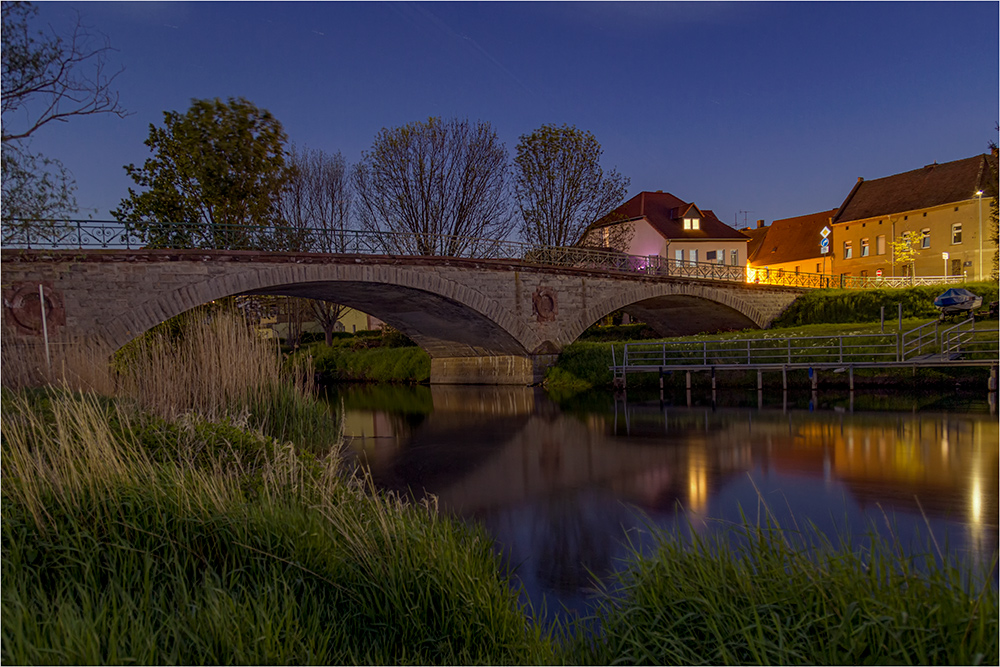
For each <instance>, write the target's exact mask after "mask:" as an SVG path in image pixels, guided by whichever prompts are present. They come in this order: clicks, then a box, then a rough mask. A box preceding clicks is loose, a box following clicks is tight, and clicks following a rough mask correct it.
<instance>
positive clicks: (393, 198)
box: [353, 118, 513, 256]
mask: <svg viewBox="0 0 1000 667" xmlns="http://www.w3.org/2000/svg"><path fill="white" fill-rule="evenodd" d="M508 174H509V165H508V156H507V150H506V148H505V147H504V145H503V143H501V142H500V140H499V139H498V138H497V135H496V133H495V132H494V131H493V128H492V127H491V126H490V124H489V123H485V122H477V123H475V124H472V123H470V122H469V121H468V120H457V119H453V120H448V121H442V120H441V119H439V118H430V119H428V120H427V121H426V122H417V123H410V124H409V125H406V126H404V127H398V128H394V129H383V130H382V131H381V132H379V133H378V135H377V136H376V137H375V142H374V143H373V145H372V148H371V150H370V151H368V152H365V153H364V154H363V156H362V160H361V162H360V163H359V164H358V165H357V166H356V167H355V169H354V173H353V180H354V187H355V192H356V193H357V196H358V213H359V216H360V221H361V224H362V225H363V226H364V228H365V229H367V230H370V231H373V232H380V233H383V232H407V233H408V234H407V235H406V236H405V237H404V236H402V235H399V236H391V235H386V234H383V235H382V238H383V239H384V240H385V245H386V248H385V249H386V250H387V251H389V252H396V253H401V254H418V255H452V256H454V255H463V254H475V253H477V252H482V251H483V248H482V245H481V240H482V239H503V238H506V236H507V235H508V234H509V233H510V231H511V229H512V225H513V214H512V207H511V200H510V183H509V176H508Z"/></svg>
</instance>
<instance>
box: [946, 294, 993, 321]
mask: <svg viewBox="0 0 1000 667" xmlns="http://www.w3.org/2000/svg"><path fill="white" fill-rule="evenodd" d="M981 305H983V297H981V296H976V295H975V294H973V293H972V292H970V291H969V290H967V289H963V288H961V287H953V288H952V289H949V290H945V291H944V292H942V293H941V294H939V295H938V297H937V298H936V299H934V306H935V307H937V308H940V309H941V319H942V320H943V319H944V318H946V317H948V316H949V315H961V314H962V313H968V314H969V315H972V314H973V312H974V311H975V310H976V308H979V306H981Z"/></svg>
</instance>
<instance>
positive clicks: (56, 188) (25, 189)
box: [0, 2, 127, 226]
mask: <svg viewBox="0 0 1000 667" xmlns="http://www.w3.org/2000/svg"><path fill="white" fill-rule="evenodd" d="M0 11H2V21H3V25H2V30H0V41H2V60H3V76H2V79H3V82H2V96H0V107H2V116H3V123H2V125H0V145H2V171H3V199H4V205H3V219H4V221H5V222H6V221H9V220H12V219H19V220H25V221H37V220H39V219H47V218H48V219H51V218H56V217H65V216H68V215H70V214H72V213H75V212H76V210H77V206H76V198H75V197H74V195H73V192H74V190H75V189H76V186H75V184H74V182H73V179H72V177H71V175H70V174H69V172H68V171H67V170H66V168H65V167H64V166H63V165H62V163H60V162H59V161H58V160H56V159H54V158H49V157H45V156H43V155H39V154H36V153H32V151H31V147H30V139H31V137H32V136H33V135H34V134H35V133H36V132H37V131H38V130H40V129H41V128H43V127H45V126H46V125H48V124H50V123H52V122H57V121H58V122H66V121H68V120H70V119H71V118H75V117H78V116H90V115H94V114H104V113H110V114H114V115H116V116H119V117H124V116H126V115H127V112H126V111H125V110H124V109H123V108H122V107H121V105H120V104H119V102H118V94H117V93H116V92H114V90H113V88H112V82H113V81H114V79H115V77H117V76H118V74H120V73H121V70H119V71H118V72H115V73H114V74H111V75H108V74H107V56H108V54H109V53H110V52H111V51H112V49H111V47H110V46H109V45H108V42H107V38H104V37H103V36H101V35H98V34H95V33H92V32H91V31H90V30H89V29H88V28H86V27H85V26H83V24H82V23H81V22H80V19H79V17H77V22H76V25H75V26H74V28H73V30H72V31H71V32H70V33H69V35H68V36H60V35H59V34H57V33H55V32H53V31H49V32H45V31H41V30H34V29H33V28H32V26H31V22H32V21H33V19H34V18H35V16H36V14H37V13H38V10H37V9H36V8H35V7H33V6H32V5H31V4H30V3H27V2H4V3H2V10H0ZM102 42H103V43H102ZM30 224H31V223H29V226H30Z"/></svg>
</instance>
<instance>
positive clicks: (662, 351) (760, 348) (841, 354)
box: [622, 333, 899, 367]
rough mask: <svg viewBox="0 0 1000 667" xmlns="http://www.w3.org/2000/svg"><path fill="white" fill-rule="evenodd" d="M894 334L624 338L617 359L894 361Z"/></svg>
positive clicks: (636, 362)
mask: <svg viewBox="0 0 1000 667" xmlns="http://www.w3.org/2000/svg"><path fill="white" fill-rule="evenodd" d="M898 340H899V338H898V334H877V333H876V334H852V335H849V336H801V337H795V338H743V339H733V340H722V341H683V342H662V343H641V342H640V343H626V344H624V349H623V355H622V365H623V367H627V366H713V365H719V366H725V365H755V364H756V365H759V364H793V363H845V364H847V363H862V362H873V361H898Z"/></svg>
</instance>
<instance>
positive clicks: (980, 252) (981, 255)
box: [976, 190, 983, 280]
mask: <svg viewBox="0 0 1000 667" xmlns="http://www.w3.org/2000/svg"><path fill="white" fill-rule="evenodd" d="M976 196H977V197H979V279H980V280H982V279H983V191H982V190H976Z"/></svg>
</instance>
